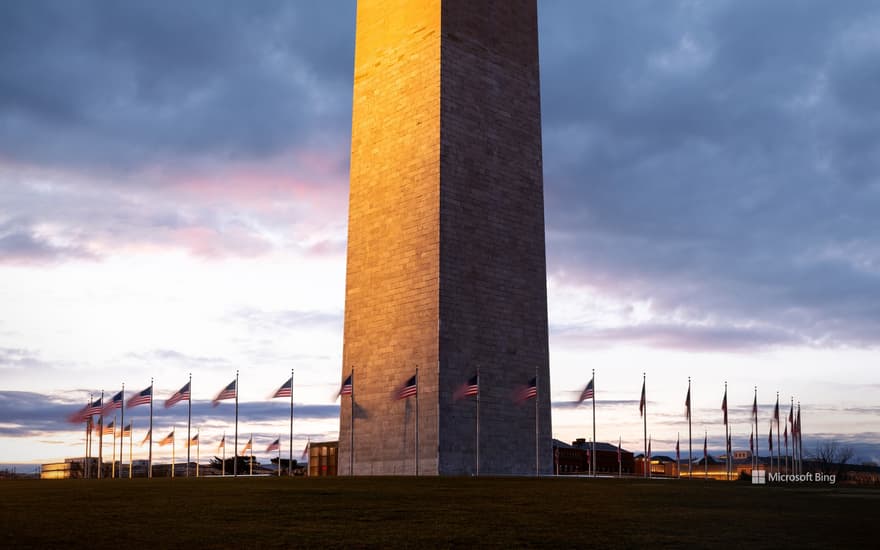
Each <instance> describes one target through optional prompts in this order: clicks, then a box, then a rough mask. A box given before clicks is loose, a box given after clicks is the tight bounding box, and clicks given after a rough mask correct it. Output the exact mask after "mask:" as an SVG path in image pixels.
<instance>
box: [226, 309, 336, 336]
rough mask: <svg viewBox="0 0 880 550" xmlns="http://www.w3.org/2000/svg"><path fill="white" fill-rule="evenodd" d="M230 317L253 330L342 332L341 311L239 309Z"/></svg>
mask: <svg viewBox="0 0 880 550" xmlns="http://www.w3.org/2000/svg"><path fill="white" fill-rule="evenodd" d="M231 317H232V318H233V319H235V320H238V321H241V322H244V323H246V324H247V325H249V326H250V327H251V328H252V329H254V330H278V329H291V328H296V329H304V328H310V329H314V328H324V329H328V330H332V331H336V332H341V330H342V312H341V311H333V312H328V311H301V310H278V311H267V310H262V309H257V308H241V309H238V310H236V311H234V312H232V313H231Z"/></svg>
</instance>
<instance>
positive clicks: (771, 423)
mask: <svg viewBox="0 0 880 550" xmlns="http://www.w3.org/2000/svg"><path fill="white" fill-rule="evenodd" d="M767 441H768V443H769V445H770V453H771V454H772V453H773V421H772V420H771V421H770V435H768V436H767Z"/></svg>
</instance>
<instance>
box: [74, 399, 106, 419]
mask: <svg viewBox="0 0 880 550" xmlns="http://www.w3.org/2000/svg"><path fill="white" fill-rule="evenodd" d="M90 399H91V398H90ZM95 403H97V404H98V405H97V406H98V412H100V407H101V405H100V403H101V400H100V399H98V401H96V402H95ZM95 403H92V401H91V400H90V401H89V402H88V403H87V404H86V405H85V406H84V407H83V408H81V409H79V410H78V411H76V412H75V413H72V414H71V415H70V416H68V417H67V420H68V422H73V423H74V424H79V423H80V422H85V421H86V420H88V419H89V418H91V417H92V414H96V413H92V412H89V411H92V410H93V409H94V407H95Z"/></svg>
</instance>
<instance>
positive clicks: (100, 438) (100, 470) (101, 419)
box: [98, 390, 104, 479]
mask: <svg viewBox="0 0 880 550" xmlns="http://www.w3.org/2000/svg"><path fill="white" fill-rule="evenodd" d="M103 474H104V390H101V411H100V412H99V413H98V479H101V478H102V477H104V476H103Z"/></svg>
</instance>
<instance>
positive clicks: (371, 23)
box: [338, 0, 552, 475]
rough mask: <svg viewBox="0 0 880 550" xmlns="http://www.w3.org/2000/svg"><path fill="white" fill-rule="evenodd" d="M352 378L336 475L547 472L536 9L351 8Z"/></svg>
mask: <svg viewBox="0 0 880 550" xmlns="http://www.w3.org/2000/svg"><path fill="white" fill-rule="evenodd" d="M416 369H418V380H417V381H418V396H417V397H409V398H406V399H400V400H397V399H393V398H392V393H393V391H394V390H395V389H396V388H397V387H398V386H400V385H401V384H403V383H404V382H405V381H407V380H408V379H409V378H410V377H412V376H413V375H414V374H415V373H416ZM478 370H479V375H480V380H479V387H480V396H479V399H480V404H479V407H480V412H479V420H480V422H479V424H480V428H479V429H480V432H479V433H480V436H479V462H478V460H477V448H476V446H477V441H478V439H477V422H476V420H477V403H476V401H477V399H476V397H474V396H471V397H467V398H463V399H458V398H456V396H455V392H456V390H457V389H458V388H459V387H460V386H461V385H463V384H464V383H465V382H466V381H468V379H470V378H472V377H473V376H475V374H476V373H477V371H478ZM352 374H353V376H352V382H353V383H352V387H353V395H351V396H349V395H344V396H343V397H342V403H341V417H340V438H339V468H338V471H339V473H340V475H349V474H354V475H385V474H400V475H411V474H416V473H417V472H418V473H419V474H422V475H438V474H439V475H471V474H475V473H477V468H478V467H479V471H480V473H481V474H534V473H535V472H536V471H538V472H541V473H550V472H551V469H552V456H551V445H550V433H551V429H550V399H549V388H550V380H549V367H548V349H547V293H546V265H545V252H544V203H543V179H542V167H541V120H540V87H539V72H538V36H537V6H536V2H535V0H496V1H488V0H481V1H475V0H455V1H449V0H446V1H441V0H421V1H419V2H412V1H408V0H360V1H359V2H358V10H357V39H356V48H355V75H354V105H353V119H352V152H351V191H350V203H349V236H348V262H347V279H346V296H345V328H344V347H343V365H342V378H341V380H345V379H346V378H347V377H348V376H349V375H352ZM535 378H536V379H537V380H536V383H537V397H536V398H535V399H532V400H527V401H524V402H517V400H516V399H515V398H514V394H515V393H516V392H517V390H518V389H521V387H522V386H525V385H527V384H528V383H529V382H530V381H531V380H532V379H535ZM417 412H418V414H416V413H417ZM352 415H353V419H352ZM416 423H418V424H416ZM416 437H417V438H418V439H417V440H416ZM352 445H353V446H352Z"/></svg>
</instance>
